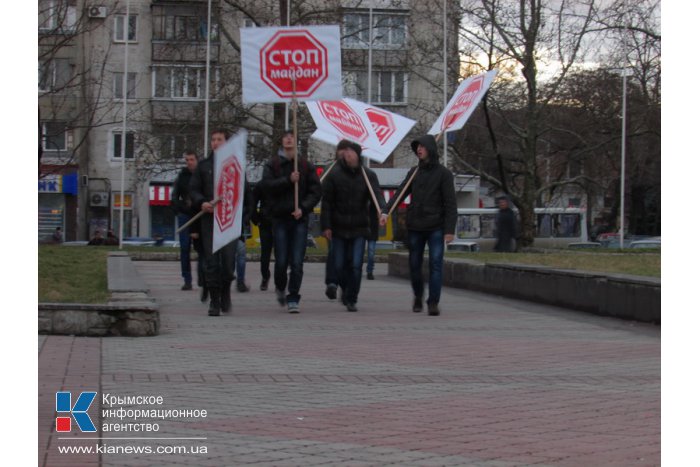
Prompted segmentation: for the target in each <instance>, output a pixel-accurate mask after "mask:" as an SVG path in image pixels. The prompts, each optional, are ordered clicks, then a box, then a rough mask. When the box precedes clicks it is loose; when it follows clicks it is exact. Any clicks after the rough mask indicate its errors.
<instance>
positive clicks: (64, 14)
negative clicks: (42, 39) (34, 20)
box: [39, 0, 76, 34]
mask: <svg viewBox="0 0 700 467" xmlns="http://www.w3.org/2000/svg"><path fill="white" fill-rule="evenodd" d="M75 24H76V8H75V1H69V0H39V31H40V32H48V33H57V34H60V33H70V32H73V31H75Z"/></svg>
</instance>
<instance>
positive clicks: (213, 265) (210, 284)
mask: <svg viewBox="0 0 700 467" xmlns="http://www.w3.org/2000/svg"><path fill="white" fill-rule="evenodd" d="M228 137H229V134H228V132H227V131H226V130H214V131H213V132H212V133H211V148H212V151H211V152H210V153H209V157H207V158H206V159H204V160H203V161H201V162H200V163H199V164H198V165H197V168H196V169H195V171H194V173H193V174H192V178H191V179H190V196H191V198H192V207H193V210H194V212H199V211H204V215H203V216H202V217H201V218H200V219H201V221H200V231H201V241H202V246H203V249H204V278H205V283H206V287H207V290H208V291H209V298H210V301H209V316H219V315H220V314H221V312H222V311H223V312H227V311H230V310H231V282H232V281H233V264H234V261H235V255H236V243H235V241H232V242H231V243H229V244H227V245H226V246H224V247H222V248H221V249H219V250H218V251H217V252H216V253H213V252H212V250H213V241H214V209H215V204H214V199H215V197H216V194H215V192H216V190H215V187H214V157H216V154H215V151H216V150H217V149H218V148H219V147H221V146H223V145H224V143H225V142H226V140H227V139H228Z"/></svg>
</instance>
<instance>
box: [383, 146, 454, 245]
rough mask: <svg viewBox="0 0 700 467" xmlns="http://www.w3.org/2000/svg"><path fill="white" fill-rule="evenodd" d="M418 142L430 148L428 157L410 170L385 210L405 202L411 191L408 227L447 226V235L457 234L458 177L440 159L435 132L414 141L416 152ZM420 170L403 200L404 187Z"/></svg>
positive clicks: (410, 228)
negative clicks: (455, 185) (455, 178)
mask: <svg viewBox="0 0 700 467" xmlns="http://www.w3.org/2000/svg"><path fill="white" fill-rule="evenodd" d="M418 144H421V145H423V146H425V147H426V148H427V149H428V154H429V156H428V159H427V160H426V161H425V162H420V163H419V164H418V166H417V167H414V168H413V169H411V170H409V171H408V174H406V178H405V179H404V181H403V182H402V183H401V186H399V188H398V189H397V190H396V193H394V196H392V197H391V199H390V200H389V202H388V203H387V204H386V208H385V209H384V210H383V212H384V213H387V212H389V210H390V209H391V207H392V206H393V205H394V204H396V203H401V202H402V201H403V200H404V199H405V198H406V196H408V195H409V194H410V195H411V203H410V204H409V205H408V210H407V212H406V228H407V229H408V230H419V231H431V230H437V229H443V230H444V234H445V235H447V234H454V233H455V224H456V223H457V196H456V194H455V187H454V177H453V176H452V172H450V171H449V170H448V169H447V168H446V167H444V166H443V165H441V164H440V162H439V161H438V152H437V143H436V142H435V138H434V137H433V136H432V135H425V136H422V137H420V138H418V139H417V140H416V141H414V142H413V143H411V147H412V148H413V151H414V152H415V151H416V148H417V146H418ZM416 170H418V173H417V174H416V178H415V179H414V180H413V183H412V184H411V186H409V187H408V189H407V190H406V193H404V196H402V197H401V199H399V194H401V190H403V188H404V186H405V185H406V183H407V182H408V180H409V179H410V178H411V176H412V175H413V172H415V171H416Z"/></svg>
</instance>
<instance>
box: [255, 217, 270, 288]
mask: <svg viewBox="0 0 700 467" xmlns="http://www.w3.org/2000/svg"><path fill="white" fill-rule="evenodd" d="M258 228H259V230H260V274H261V275H262V278H263V279H265V280H268V279H269V278H270V258H271V257H272V245H273V244H274V236H273V235H272V224H270V223H269V222H268V221H262V222H260V225H259V226H258Z"/></svg>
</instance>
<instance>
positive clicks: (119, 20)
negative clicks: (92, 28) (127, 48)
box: [114, 15, 136, 42]
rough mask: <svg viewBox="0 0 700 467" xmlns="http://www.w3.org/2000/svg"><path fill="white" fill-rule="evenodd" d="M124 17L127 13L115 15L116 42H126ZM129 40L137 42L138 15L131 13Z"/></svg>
mask: <svg viewBox="0 0 700 467" xmlns="http://www.w3.org/2000/svg"><path fill="white" fill-rule="evenodd" d="M124 18H126V15H116V16H115V17H114V42H124ZM128 34H129V42H136V15H129V32H128Z"/></svg>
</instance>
